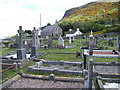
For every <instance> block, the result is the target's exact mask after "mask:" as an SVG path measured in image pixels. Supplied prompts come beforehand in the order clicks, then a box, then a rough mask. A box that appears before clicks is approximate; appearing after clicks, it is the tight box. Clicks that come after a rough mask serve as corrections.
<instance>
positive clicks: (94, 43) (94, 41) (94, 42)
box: [93, 37, 97, 46]
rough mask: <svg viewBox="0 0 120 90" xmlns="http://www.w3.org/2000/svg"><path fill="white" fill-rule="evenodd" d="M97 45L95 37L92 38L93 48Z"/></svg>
mask: <svg viewBox="0 0 120 90" xmlns="http://www.w3.org/2000/svg"><path fill="white" fill-rule="evenodd" d="M96 45H97V40H96V38H95V37H93V46H96Z"/></svg>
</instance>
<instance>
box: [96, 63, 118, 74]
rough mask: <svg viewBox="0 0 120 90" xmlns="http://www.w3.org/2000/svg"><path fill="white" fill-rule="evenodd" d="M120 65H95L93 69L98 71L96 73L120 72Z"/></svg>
mask: <svg viewBox="0 0 120 90" xmlns="http://www.w3.org/2000/svg"><path fill="white" fill-rule="evenodd" d="M119 68H120V66H98V65H96V66H95V69H96V70H97V71H98V73H111V74H112V73H116V74H118V73H120V71H119Z"/></svg>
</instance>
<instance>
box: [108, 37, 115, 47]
mask: <svg viewBox="0 0 120 90" xmlns="http://www.w3.org/2000/svg"><path fill="white" fill-rule="evenodd" d="M108 45H109V46H111V47H113V46H114V42H113V40H112V39H110V40H109V41H108Z"/></svg>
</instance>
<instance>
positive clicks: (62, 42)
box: [58, 36, 64, 48]
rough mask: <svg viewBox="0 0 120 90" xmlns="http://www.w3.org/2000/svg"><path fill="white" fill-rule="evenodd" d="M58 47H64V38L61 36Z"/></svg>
mask: <svg viewBox="0 0 120 90" xmlns="http://www.w3.org/2000/svg"><path fill="white" fill-rule="evenodd" d="M58 48H64V40H63V38H62V37H61V36H60V37H59V39H58Z"/></svg>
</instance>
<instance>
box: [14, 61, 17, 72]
mask: <svg viewBox="0 0 120 90" xmlns="http://www.w3.org/2000/svg"><path fill="white" fill-rule="evenodd" d="M13 66H14V67H13V71H14V72H16V70H17V63H16V62H14V63H13Z"/></svg>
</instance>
